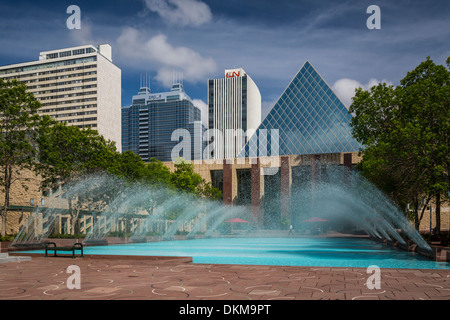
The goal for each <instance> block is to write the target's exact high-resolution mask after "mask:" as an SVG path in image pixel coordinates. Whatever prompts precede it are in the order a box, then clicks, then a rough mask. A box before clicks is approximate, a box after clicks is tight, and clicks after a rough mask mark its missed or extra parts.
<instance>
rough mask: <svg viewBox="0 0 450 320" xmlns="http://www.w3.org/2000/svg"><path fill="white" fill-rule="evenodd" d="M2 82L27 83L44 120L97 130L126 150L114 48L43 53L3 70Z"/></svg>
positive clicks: (88, 48)
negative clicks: (122, 143)
mask: <svg viewBox="0 0 450 320" xmlns="http://www.w3.org/2000/svg"><path fill="white" fill-rule="evenodd" d="M0 78H3V79H4V80H13V79H17V80H18V81H20V82H22V83H24V84H25V85H26V86H27V89H28V91H29V92H31V93H32V94H33V95H34V96H35V97H36V99H37V100H39V101H40V102H41V104H42V107H41V108H40V109H39V114H40V115H48V116H50V117H52V118H54V119H55V120H56V121H59V122H66V123H67V124H68V125H73V126H77V127H80V128H92V129H94V130H97V131H98V132H99V134H101V135H102V136H103V137H104V138H105V139H107V140H111V141H114V142H115V143H116V147H117V149H118V150H119V151H121V150H122V149H121V121H120V119H121V113H120V110H121V70H120V69H119V68H118V67H117V66H115V65H114V64H113V63H112V56H111V46H110V45H108V44H102V45H100V46H98V47H95V46H92V45H87V46H79V47H72V48H65V49H58V50H52V51H45V52H41V53H40V55H39V60H37V61H31V62H24V63H19V64H12V65H7V66H1V67H0Z"/></svg>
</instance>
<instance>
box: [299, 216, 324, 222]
mask: <svg viewBox="0 0 450 320" xmlns="http://www.w3.org/2000/svg"><path fill="white" fill-rule="evenodd" d="M325 221H328V220H325V219H321V218H317V217H312V218H310V219H307V220H303V222H325Z"/></svg>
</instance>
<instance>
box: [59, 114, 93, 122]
mask: <svg viewBox="0 0 450 320" xmlns="http://www.w3.org/2000/svg"><path fill="white" fill-rule="evenodd" d="M52 117H54V116H52ZM85 121H86V122H87V121H97V117H94V118H84V119H72V120H64V122H67V123H77V122H85Z"/></svg>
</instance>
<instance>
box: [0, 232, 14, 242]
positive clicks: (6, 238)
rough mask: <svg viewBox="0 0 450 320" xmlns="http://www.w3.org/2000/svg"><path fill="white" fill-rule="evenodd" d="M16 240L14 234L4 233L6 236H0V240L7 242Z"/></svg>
mask: <svg viewBox="0 0 450 320" xmlns="http://www.w3.org/2000/svg"><path fill="white" fill-rule="evenodd" d="M13 240H14V236H13V235H9V234H7V235H4V236H0V242H6V241H13Z"/></svg>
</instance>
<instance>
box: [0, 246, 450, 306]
mask: <svg viewBox="0 0 450 320" xmlns="http://www.w3.org/2000/svg"><path fill="white" fill-rule="evenodd" d="M22 255H27V256H31V257H32V258H31V260H29V261H21V262H8V263H1V264H0V300H246V301H248V300H265V301H270V300H323V299H325V300H450V270H418V269H381V273H380V277H381V283H380V288H379V289H377V288H374V289H369V288H368V286H367V284H366V282H367V281H368V280H369V281H370V282H372V281H371V280H370V279H369V277H371V276H372V274H368V273H367V270H366V269H363V268H334V267H293V266H288V267H283V266H249V265H220V264H218V265H213V264H193V263H192V259H191V258H172V257H132V256H89V255H85V257H84V258H81V257H78V256H77V257H76V258H75V259H72V258H71V257H48V258H44V257H43V255H42V254H22ZM71 265H75V266H78V267H79V270H80V278H79V279H80V288H79V289H77V288H73V289H69V288H68V284H73V283H75V282H73V281H72V280H71V279H72V278H69V277H71V276H72V273H68V267H69V266H71ZM74 275H75V274H74Z"/></svg>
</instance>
